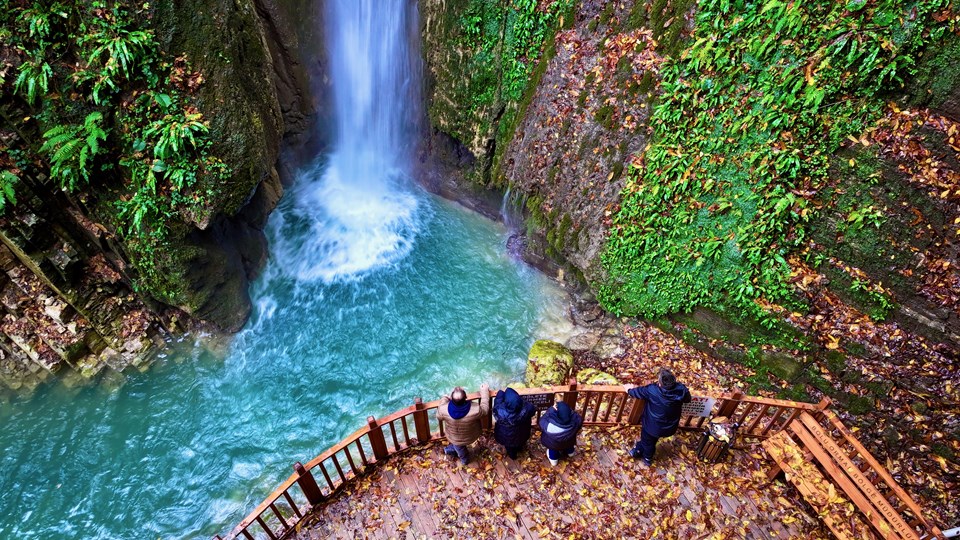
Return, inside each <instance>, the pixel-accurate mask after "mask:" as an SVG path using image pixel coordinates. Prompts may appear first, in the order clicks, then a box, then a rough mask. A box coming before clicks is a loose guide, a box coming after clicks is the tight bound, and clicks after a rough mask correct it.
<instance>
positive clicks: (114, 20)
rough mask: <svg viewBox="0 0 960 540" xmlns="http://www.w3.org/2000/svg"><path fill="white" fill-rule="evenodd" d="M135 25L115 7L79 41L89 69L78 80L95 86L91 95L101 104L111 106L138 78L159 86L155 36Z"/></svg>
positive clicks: (77, 77) (98, 18)
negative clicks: (114, 96) (128, 84)
mask: <svg viewBox="0 0 960 540" xmlns="http://www.w3.org/2000/svg"><path fill="white" fill-rule="evenodd" d="M132 25H133V21H132V20H131V19H129V18H127V17H124V13H123V12H122V11H120V10H119V9H118V8H117V7H114V8H113V10H112V12H111V13H110V15H109V16H104V17H97V18H94V19H93V24H92V25H91V31H89V32H88V33H86V34H83V35H82V36H80V38H79V39H78V40H77V45H78V48H79V53H80V54H81V55H82V56H83V58H84V59H85V60H86V64H87V69H85V70H82V71H79V72H78V73H77V74H76V76H75V77H76V80H77V82H78V83H80V84H84V83H92V87H91V90H90V94H89V95H90V99H91V100H92V101H93V102H94V103H95V104H97V105H103V104H105V103H107V102H108V100H109V98H110V97H111V96H112V94H113V93H115V92H117V91H119V89H120V88H121V86H122V85H123V84H124V83H126V82H128V81H130V80H131V79H132V78H134V77H136V76H138V75H139V76H142V77H144V78H145V79H146V81H147V83H148V85H149V86H156V84H157V76H156V75H155V74H154V73H153V69H152V65H153V64H154V63H155V62H156V61H157V56H158V54H159V51H158V46H157V44H156V42H155V41H154V38H153V34H152V33H151V32H150V31H146V30H135V29H133V28H132Z"/></svg>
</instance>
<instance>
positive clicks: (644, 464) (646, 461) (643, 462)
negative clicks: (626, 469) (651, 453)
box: [640, 458, 653, 469]
mask: <svg viewBox="0 0 960 540" xmlns="http://www.w3.org/2000/svg"><path fill="white" fill-rule="evenodd" d="M640 466H641V467H643V468H644V469H649V468H650V467H652V466H653V464H652V463H650V460H649V459H647V458H643V459H641V460H640Z"/></svg>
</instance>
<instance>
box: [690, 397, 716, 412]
mask: <svg viewBox="0 0 960 540" xmlns="http://www.w3.org/2000/svg"><path fill="white" fill-rule="evenodd" d="M716 402H717V400H716V399H713V398H712V397H699V396H693V399H692V400H690V403H684V404H683V409H682V413H683V415H684V416H710V412H711V411H712V410H713V405H714V404H715V403H716Z"/></svg>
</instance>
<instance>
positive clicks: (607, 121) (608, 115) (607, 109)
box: [593, 104, 613, 129]
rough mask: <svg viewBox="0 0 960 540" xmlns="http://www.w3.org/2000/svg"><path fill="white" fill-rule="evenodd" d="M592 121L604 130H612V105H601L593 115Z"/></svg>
mask: <svg viewBox="0 0 960 540" xmlns="http://www.w3.org/2000/svg"><path fill="white" fill-rule="evenodd" d="M593 119H594V120H596V121H597V123H598V124H600V125H601V126H603V127H604V128H606V129H613V105H609V104H608V105H603V106H601V107H600V108H598V109H597V110H596V111H595V112H594V113H593Z"/></svg>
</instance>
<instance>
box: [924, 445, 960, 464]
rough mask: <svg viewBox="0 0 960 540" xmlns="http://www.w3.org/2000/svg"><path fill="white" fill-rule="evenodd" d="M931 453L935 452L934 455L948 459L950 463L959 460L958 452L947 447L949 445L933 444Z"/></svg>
mask: <svg viewBox="0 0 960 540" xmlns="http://www.w3.org/2000/svg"><path fill="white" fill-rule="evenodd" d="M930 451H931V452H933V453H934V454H936V455H938V456H940V457H942V458H946V459H948V460H950V461H953V460H955V459H956V458H957V454H956V452H954V451H953V449H952V448H950V447H949V446H947V445H945V444H943V443H938V442H935V443H933V444H931V445H930Z"/></svg>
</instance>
